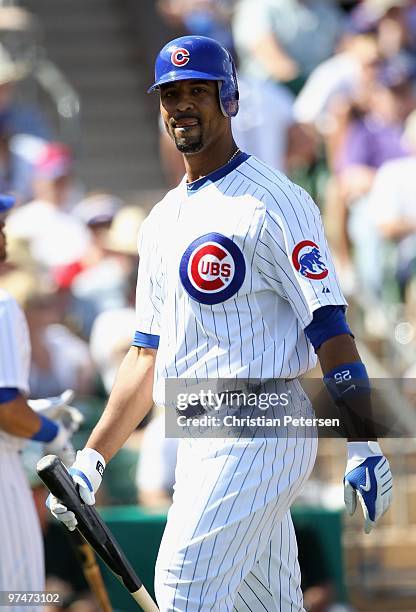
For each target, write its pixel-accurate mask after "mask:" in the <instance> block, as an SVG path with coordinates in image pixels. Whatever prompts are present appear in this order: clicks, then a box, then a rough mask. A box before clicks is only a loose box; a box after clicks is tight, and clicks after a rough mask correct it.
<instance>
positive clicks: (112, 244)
mask: <svg viewBox="0 0 416 612" xmlns="http://www.w3.org/2000/svg"><path fill="white" fill-rule="evenodd" d="M145 218H146V214H145V213H144V211H143V210H142V209H141V208H139V207H138V206H123V208H120V210H119V211H118V213H117V214H116V216H115V217H114V220H113V223H112V224H111V227H110V230H109V232H108V235H107V240H106V244H105V246H106V248H107V249H109V250H110V251H116V252H117V253H125V254H126V255H137V237H138V233H139V229H140V226H141V224H142V223H143V221H144V219H145Z"/></svg>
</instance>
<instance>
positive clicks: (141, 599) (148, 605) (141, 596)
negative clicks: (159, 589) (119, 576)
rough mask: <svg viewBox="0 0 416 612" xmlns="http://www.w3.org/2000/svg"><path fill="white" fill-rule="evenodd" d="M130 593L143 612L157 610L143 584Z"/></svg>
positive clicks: (154, 611) (156, 611) (155, 611)
mask: <svg viewBox="0 0 416 612" xmlns="http://www.w3.org/2000/svg"><path fill="white" fill-rule="evenodd" d="M131 595H132V597H134V599H135V600H136V601H137V603H138V604H139V606H140V607H141V608H142V610H143V612H159V608H158V607H157V605H156V604H155V602H154V601H153V599H152V598H151V597H150V595H149V593H148V592H147V591H146V589H145V588H144V586H141V587H140V589H139V590H138V591H135V592H134V593H131Z"/></svg>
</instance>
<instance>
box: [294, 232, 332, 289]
mask: <svg viewBox="0 0 416 612" xmlns="http://www.w3.org/2000/svg"><path fill="white" fill-rule="evenodd" d="M292 263H293V265H294V267H295V270H296V271H297V272H299V274H302V276H305V277H306V278H309V279H311V280H322V279H323V278H325V277H326V276H328V268H327V267H326V265H325V262H324V261H323V260H322V256H321V253H320V251H319V246H318V245H317V244H316V243H315V242H312V240H302V242H298V244H297V245H296V246H295V248H294V249H293V252H292Z"/></svg>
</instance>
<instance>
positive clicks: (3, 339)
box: [0, 291, 30, 395]
mask: <svg viewBox="0 0 416 612" xmlns="http://www.w3.org/2000/svg"><path fill="white" fill-rule="evenodd" d="M29 371H30V340H29V331H28V327H27V323H26V319H25V316H24V314H23V312H22V310H21V308H20V306H19V305H18V304H17V302H16V301H15V300H14V298H12V297H11V296H10V295H8V294H6V292H3V291H2V292H1V293H0V388H17V389H19V391H20V392H21V393H23V394H24V395H28V393H29Z"/></svg>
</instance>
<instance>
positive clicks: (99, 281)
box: [71, 206, 145, 337]
mask: <svg viewBox="0 0 416 612" xmlns="http://www.w3.org/2000/svg"><path fill="white" fill-rule="evenodd" d="M144 217H145V214H144V212H143V211H142V209H141V208H139V207H138V206H123V207H122V208H120V210H118V212H117V213H116V215H115V216H114V219H113V220H112V223H111V226H110V227H109V229H108V230H104V229H103V228H102V230H103V231H104V233H103V234H101V235H99V238H97V234H96V237H95V247H96V249H95V250H96V257H95V260H92V262H91V264H92V265H89V266H87V267H86V268H85V269H84V270H83V271H82V272H80V274H78V275H77V276H76V277H75V279H74V281H73V282H72V284H71V292H72V294H73V297H74V306H75V310H76V312H77V314H78V317H79V318H80V320H81V321H82V330H83V333H84V335H85V336H86V337H88V336H89V334H90V332H91V326H92V324H93V322H94V319H95V317H96V316H97V315H98V314H99V313H100V312H103V311H105V310H112V309H116V308H117V309H118V308H124V307H125V306H126V303H127V300H126V293H127V287H128V286H129V279H130V275H131V273H132V270H134V269H136V266H137V259H138V252H137V236H138V232H139V228H140V225H141V223H142V221H143V220H144ZM98 241H99V242H100V244H98Z"/></svg>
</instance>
